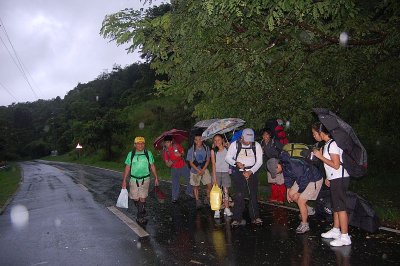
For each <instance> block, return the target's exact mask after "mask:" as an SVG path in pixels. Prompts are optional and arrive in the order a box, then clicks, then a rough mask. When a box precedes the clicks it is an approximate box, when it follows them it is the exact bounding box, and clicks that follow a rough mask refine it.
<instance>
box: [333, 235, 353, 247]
mask: <svg viewBox="0 0 400 266" xmlns="http://www.w3.org/2000/svg"><path fill="white" fill-rule="evenodd" d="M329 244H330V245H331V246H333V247H341V246H348V245H351V239H350V236H349V235H348V234H345V235H343V234H342V235H340V237H339V238H337V239H335V240H333V241H331V242H330V243H329Z"/></svg>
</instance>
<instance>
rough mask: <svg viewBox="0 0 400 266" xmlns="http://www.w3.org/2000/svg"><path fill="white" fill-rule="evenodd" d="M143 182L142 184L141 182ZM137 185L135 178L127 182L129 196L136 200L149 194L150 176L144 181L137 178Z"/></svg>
mask: <svg viewBox="0 0 400 266" xmlns="http://www.w3.org/2000/svg"><path fill="white" fill-rule="evenodd" d="M142 182H143V184H142ZM138 183H139V187H138V186H137V184H136V179H131V180H130V182H129V198H130V199H133V200H138V199H139V198H142V199H145V198H147V196H148V195H149V186H150V178H147V179H145V180H144V181H143V180H141V179H139V180H138Z"/></svg>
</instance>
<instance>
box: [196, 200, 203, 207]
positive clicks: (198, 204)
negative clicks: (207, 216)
mask: <svg viewBox="0 0 400 266" xmlns="http://www.w3.org/2000/svg"><path fill="white" fill-rule="evenodd" d="M201 207H203V204H202V203H201V200H196V209H200V208H201Z"/></svg>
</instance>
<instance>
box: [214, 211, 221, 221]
mask: <svg viewBox="0 0 400 266" xmlns="http://www.w3.org/2000/svg"><path fill="white" fill-rule="evenodd" d="M214 218H215V219H219V218H221V214H220V213H219V211H215V213H214Z"/></svg>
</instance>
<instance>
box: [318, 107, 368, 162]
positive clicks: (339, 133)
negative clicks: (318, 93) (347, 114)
mask: <svg viewBox="0 0 400 266" xmlns="http://www.w3.org/2000/svg"><path fill="white" fill-rule="evenodd" d="M313 111H314V112H315V113H316V114H317V115H318V119H319V121H321V123H322V124H323V125H324V126H325V127H326V129H328V131H329V133H330V134H331V135H332V137H333V138H334V140H335V141H336V143H337V145H338V146H339V148H341V149H342V150H343V151H345V152H346V153H347V154H348V155H349V156H350V157H351V158H352V159H353V160H354V161H355V162H356V163H357V164H358V165H365V166H366V165H367V151H366V150H365V148H364V146H363V145H362V144H361V142H360V140H359V139H358V137H357V136H356V134H355V133H354V130H353V128H352V127H351V126H350V125H349V124H347V123H346V122H344V121H343V120H342V119H341V118H339V117H338V116H337V115H336V114H335V113H333V112H332V111H329V110H328V109H326V108H313Z"/></svg>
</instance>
